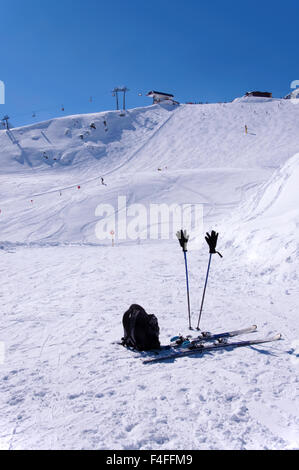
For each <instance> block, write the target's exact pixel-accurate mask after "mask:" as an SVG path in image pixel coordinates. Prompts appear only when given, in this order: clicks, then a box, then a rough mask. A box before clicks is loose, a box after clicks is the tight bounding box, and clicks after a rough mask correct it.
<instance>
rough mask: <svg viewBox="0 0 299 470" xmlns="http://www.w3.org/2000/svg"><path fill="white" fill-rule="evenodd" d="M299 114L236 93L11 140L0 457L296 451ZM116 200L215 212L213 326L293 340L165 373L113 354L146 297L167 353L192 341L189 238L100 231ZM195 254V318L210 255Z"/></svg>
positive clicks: (5, 193)
mask: <svg viewBox="0 0 299 470" xmlns="http://www.w3.org/2000/svg"><path fill="white" fill-rule="evenodd" d="M104 121H106V122H107V125H108V131H106V130H105V125H104ZM298 122H299V107H298V106H294V105H293V104H292V103H291V102H290V100H274V99H273V100H252V99H246V100H245V99H239V100H237V101H235V102H233V103H225V104H224V103H219V104H208V105H180V106H173V105H170V104H163V105H154V106H149V107H147V108H139V109H134V110H129V111H127V113H126V116H124V117H120V116H119V114H118V113H117V112H110V111H109V112H106V113H99V114H95V115H82V116H69V117H65V118H60V119H54V120H51V121H47V122H44V123H40V124H37V125H33V126H27V127H23V128H19V129H12V130H11V131H8V132H7V131H0V156H1V167H0V201H1V203H0V210H1V213H0V224H1V235H0V256H1V261H2V262H1V265H0V272H1V285H2V289H1V295H0V305H1V312H2V315H1V320H0V322H1V323H0V343H1V342H3V343H4V345H5V355H4V362H3V364H0V384H1V385H0V387H1V389H0V390H1V394H0V397H1V398H0V410H1V416H2V419H1V423H0V448H1V449H112V448H113V449H116V450H117V449H155V450H156V449H157V450H158V449H161V450H162V449H298V447H299V436H298V408H297V406H296V399H297V398H298V347H299V345H298V321H297V307H298V299H299V292H298V229H299V220H298V215H299V214H298V193H297V181H298V176H299V174H298V171H299V170H298V169H299V158H298V147H299V137H298V135H299V134H298ZM91 123H95V126H96V129H92V128H90V124H91ZM245 124H246V125H247V126H248V134H247V135H246V134H245ZM81 135H83V139H81V137H80V136H81ZM44 152H45V154H44ZM44 155H46V156H47V157H48V158H47V159H46V158H45V157H44ZM158 169H160V170H161V171H158ZM100 177H104V179H105V183H106V184H107V186H103V185H102V184H101V182H100ZM78 186H80V189H78ZM60 194H61V195H60ZM119 196H126V198H127V202H128V205H130V204H134V203H135V204H136V203H139V204H144V205H145V207H148V206H149V204H151V203H167V204H172V203H179V204H186V203H196V204H198V203H200V204H203V207H204V229H205V230H210V229H212V228H216V229H219V231H220V238H219V251H221V252H222V253H223V255H224V258H223V259H222V260H221V259H220V258H219V257H218V256H217V257H215V258H213V262H212V267H211V277H210V283H209V286H208V292H207V299H206V307H205V311H204V313H203V320H202V328H203V329H204V330H208V331H213V332H219V331H224V330H230V329H236V328H241V327H247V326H249V325H252V324H257V325H258V333H254V334H252V335H251V336H252V337H253V338H260V337H261V338H262V337H264V336H267V335H271V334H274V333H276V332H280V333H282V335H283V340H282V341H279V342H277V343H273V344H267V345H261V346H256V347H251V348H242V349H240V350H235V351H231V350H225V351H224V350H223V351H217V352H214V353H212V354H208V353H207V354H205V355H204V356H203V357H201V356H197V355H195V356H190V357H185V358H181V359H177V360H175V361H170V362H167V363H160V364H152V365H144V364H142V359H143V358H144V357H147V356H148V354H146V353H141V354H140V353H134V352H130V351H127V350H125V349H123V348H122V347H121V346H118V345H117V344H115V342H116V341H118V340H119V339H120V338H121V336H122V333H123V332H122V324H121V320H122V315H123V313H124V312H125V310H126V309H127V308H128V307H129V306H130V305H131V304H132V303H139V304H141V305H142V306H143V307H144V308H145V309H146V310H147V311H148V313H154V314H156V315H157V316H158V319H159V324H160V328H161V342H162V343H163V344H167V343H168V342H169V339H170V338H171V337H172V336H174V335H176V334H178V333H183V334H187V333H189V332H188V330H187V307H186V298H185V278H184V276H185V273H184V260H183V256H182V253H181V251H180V249H179V247H178V245H177V242H175V241H173V240H171V239H170V240H160V241H157V240H141V241H140V240H139V241H137V242H136V241H132V240H130V241H128V240H126V241H121V240H116V246H115V247H114V248H113V247H112V246H111V240H99V239H98V238H97V237H96V225H97V222H98V220H99V218H98V216H97V215H96V209H97V207H98V205H99V204H112V205H113V207H116V206H117V198H118V197H119ZM148 223H149V227H148V228H150V222H148ZM178 228H180V227H178ZM199 238H200V239H202V234H200V237H199ZM188 261H189V270H190V288H191V307H192V312H193V314H192V317H193V324H195V323H196V320H197V315H198V312H199V307H200V301H201V294H202V287H203V284H204V278H205V273H206V267H207V262H208V253H207V250H206V247H205V245H202V246H201V248H200V250H195V249H194V250H191V251H190V252H189V254H188ZM242 339H243V337H242ZM244 339H245V337H244Z"/></svg>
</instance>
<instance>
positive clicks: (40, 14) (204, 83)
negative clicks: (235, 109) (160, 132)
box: [0, 0, 299, 125]
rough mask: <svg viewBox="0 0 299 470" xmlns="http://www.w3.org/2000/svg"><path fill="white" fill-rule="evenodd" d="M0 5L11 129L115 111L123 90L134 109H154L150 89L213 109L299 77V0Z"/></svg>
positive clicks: (40, 0)
mask: <svg viewBox="0 0 299 470" xmlns="http://www.w3.org/2000/svg"><path fill="white" fill-rule="evenodd" d="M0 5H1V10H0V12H1V20H0V21H1V55H0V56H1V67H0V80H3V81H4V82H5V84H6V104H5V105H0V114H5V113H8V114H9V115H10V116H11V121H12V123H13V124H14V125H21V124H28V123H31V122H33V121H34V120H37V121H38V120H42V119H46V118H48V117H53V116H60V115H62V114H63V113H62V111H61V107H62V104H63V105H64V107H65V114H76V113H83V112H94V111H104V110H107V109H113V108H114V105H115V103H114V100H113V98H112V96H111V93H110V91H111V90H112V89H113V87H114V86H118V85H126V86H127V87H128V88H129V89H130V90H131V91H130V93H129V95H128V107H137V106H144V105H146V104H149V103H150V100H149V99H148V98H146V97H145V96H144V95H145V94H146V92H147V91H149V90H152V89H158V90H162V91H166V92H170V93H173V94H174V95H175V96H176V98H177V99H178V100H179V101H181V102H186V101H204V102H206V101H209V102H217V101H229V100H231V99H233V98H235V97H236V96H241V95H242V94H244V92H246V91H248V90H252V89H258V90H269V91H272V92H273V93H274V96H277V97H280V96H283V95H285V94H286V93H287V92H288V91H289V87H290V82H291V81H292V80H297V79H299V61H298V30H299V28H298V22H299V6H298V2H297V0H285V1H284V2H281V1H275V0H274V1H271V2H270V1H263V0H260V1H255V0H253V1H250V2H245V1H243V2H241V1H240V0H238V1H235V0H232V1H230V0H227V1H226V2H224V1H223V0H221V1H220V0H214V1H213V2H211V1H201V0H185V1H182V0H181V1H177V0H159V1H157V0H151V1H150V2H146V1H144V0H123V1H120V0H113V1H110V2H109V1H102V0H88V1H85V2H84V1H82V0H59V1H58V0H51V1H49V0H26V1H25V0H14V2H8V1H7V0H6V1H3V0H0ZM139 93H143V96H142V97H140V96H138V94H139ZM91 96H92V97H93V101H92V102H91V103H90V102H89V98H90V97H91ZM33 111H35V112H36V113H37V117H36V118H35V119H34V118H32V113H33Z"/></svg>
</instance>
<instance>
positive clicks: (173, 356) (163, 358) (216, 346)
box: [143, 334, 282, 364]
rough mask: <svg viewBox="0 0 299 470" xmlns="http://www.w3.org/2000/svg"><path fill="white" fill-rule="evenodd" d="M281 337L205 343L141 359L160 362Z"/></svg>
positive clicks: (268, 341)
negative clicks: (185, 349)
mask: <svg viewBox="0 0 299 470" xmlns="http://www.w3.org/2000/svg"><path fill="white" fill-rule="evenodd" d="M281 338H282V335H281V334H277V335H275V336H272V337H270V338H265V339H255V340H254V339H253V340H247V341H236V342H233V343H219V344H213V345H210V346H205V345H202V344H200V345H198V346H194V347H193V348H192V349H189V350H187V351H182V352H177V353H173V354H168V355H167V356H160V357H156V358H154V359H147V360H145V361H143V364H149V363H154V362H160V361H166V360H168V359H176V358H179V357H184V356H190V355H192V354H197V353H204V352H206V351H213V350H215V349H222V348H233V349H236V348H241V347H245V346H254V345H257V344H264V343H272V342H273V341H279V340H280V339H281Z"/></svg>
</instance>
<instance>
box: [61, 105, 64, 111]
mask: <svg viewBox="0 0 299 470" xmlns="http://www.w3.org/2000/svg"><path fill="white" fill-rule="evenodd" d="M61 111H62V112H63V111H64V106H63V104H62V105H61Z"/></svg>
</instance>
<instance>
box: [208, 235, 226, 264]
mask: <svg viewBox="0 0 299 470" xmlns="http://www.w3.org/2000/svg"><path fill="white" fill-rule="evenodd" d="M218 237H219V233H216V232H215V231H214V230H212V232H211V235H210V234H209V233H207V236H206V242H207V244H208V245H209V247H210V254H211V255H214V254H216V253H217V254H218V255H219V256H220V257H221V258H223V256H222V254H221V253H219V251H216V247H217V243H218Z"/></svg>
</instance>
